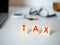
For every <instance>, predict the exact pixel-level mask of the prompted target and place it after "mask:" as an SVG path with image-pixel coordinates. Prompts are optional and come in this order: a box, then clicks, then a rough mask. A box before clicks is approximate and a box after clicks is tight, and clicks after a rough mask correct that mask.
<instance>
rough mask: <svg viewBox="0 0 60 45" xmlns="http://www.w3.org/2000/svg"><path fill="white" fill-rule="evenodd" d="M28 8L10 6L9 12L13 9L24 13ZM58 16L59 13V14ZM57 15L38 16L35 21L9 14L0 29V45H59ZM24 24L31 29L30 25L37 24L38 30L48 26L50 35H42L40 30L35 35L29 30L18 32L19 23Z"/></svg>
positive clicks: (59, 35) (59, 31)
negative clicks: (13, 16)
mask: <svg viewBox="0 0 60 45" xmlns="http://www.w3.org/2000/svg"><path fill="white" fill-rule="evenodd" d="M28 9H29V8H14V7H13V8H10V14H11V13H12V12H14V11H22V12H24V13H25V14H26V13H27V12H28ZM59 16H60V15H59ZM59 16H57V17H53V18H43V17H38V16H37V17H38V18H39V19H38V20H36V21H29V20H27V19H24V18H12V17H11V16H9V18H8V20H7V21H6V22H5V24H4V25H3V27H2V28H1V29H0V45H60V19H59V18H58V17H59ZM21 24H26V25H27V26H28V29H30V30H31V29H32V28H31V26H32V25H34V24H38V25H39V27H40V30H41V29H42V26H46V25H47V26H50V28H51V35H50V36H47V37H46V36H44V35H42V33H41V32H40V33H39V34H38V35H37V36H34V35H33V34H32V33H31V32H29V33H28V34H27V35H21V34H20V25H21Z"/></svg>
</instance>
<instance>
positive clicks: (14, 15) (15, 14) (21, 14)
mask: <svg viewBox="0 0 60 45" xmlns="http://www.w3.org/2000/svg"><path fill="white" fill-rule="evenodd" d="M11 16H12V17H13V18H24V14H23V13H22V12H13V13H12V14H11Z"/></svg>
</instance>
